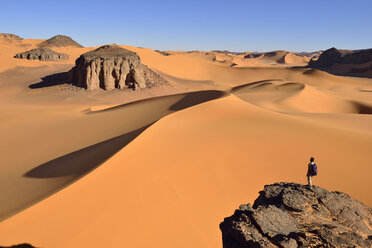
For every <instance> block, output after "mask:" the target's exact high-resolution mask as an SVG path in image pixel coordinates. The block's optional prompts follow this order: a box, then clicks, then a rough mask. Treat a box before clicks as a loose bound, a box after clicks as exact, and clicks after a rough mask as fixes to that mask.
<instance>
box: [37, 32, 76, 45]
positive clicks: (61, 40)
mask: <svg viewBox="0 0 372 248" xmlns="http://www.w3.org/2000/svg"><path fill="white" fill-rule="evenodd" d="M67 46H73V47H79V48H82V47H83V46H82V45H80V44H79V43H77V42H76V41H74V40H73V39H71V37H68V36H65V35H56V36H53V37H52V38H50V39H48V40H46V41H43V42H41V43H40V44H39V47H67Z"/></svg>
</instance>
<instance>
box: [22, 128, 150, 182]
mask: <svg viewBox="0 0 372 248" xmlns="http://www.w3.org/2000/svg"><path fill="white" fill-rule="evenodd" d="M152 124H153V123H151V124H149V125H147V126H144V127H141V128H139V129H137V130H134V131H132V132H129V133H126V134H123V135H120V136H118V137H115V138H112V139H109V140H106V141H103V142H100V143H97V144H94V145H91V146H88V147H85V148H83V149H80V150H78V151H75V152H72V153H69V154H67V155H64V156H62V157H59V158H56V159H53V160H51V161H48V162H46V163H44V164H41V165H39V166H38V167H36V168H34V169H32V170H30V171H28V172H27V173H26V174H24V176H25V177H32V178H53V177H61V176H70V175H75V176H81V175H84V174H86V173H88V172H89V171H91V170H93V169H94V168H96V167H98V166H99V165H100V164H102V163H103V162H105V161H106V160H108V159H109V158H110V157H112V156H113V155H114V154H115V153H117V152H118V151H120V150H121V149H122V148H123V147H125V146H126V145H128V144H129V143H130V142H131V141H132V140H134V139H135V138H136V137H137V136H138V135H140V134H141V133H142V132H143V131H145V130H146V129H147V128H148V127H149V126H151V125H152Z"/></svg>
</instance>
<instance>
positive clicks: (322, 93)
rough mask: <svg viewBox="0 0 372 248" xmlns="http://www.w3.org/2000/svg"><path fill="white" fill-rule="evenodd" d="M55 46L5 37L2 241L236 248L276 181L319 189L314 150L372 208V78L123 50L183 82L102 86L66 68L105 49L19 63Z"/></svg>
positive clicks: (214, 55) (265, 60)
mask: <svg viewBox="0 0 372 248" xmlns="http://www.w3.org/2000/svg"><path fill="white" fill-rule="evenodd" d="M42 42H44V40H38V39H20V40H9V39H3V40H0V158H1V166H0V202H1V204H0V220H1V222H0V244H1V245H6V246H10V245H14V244H19V243H29V244H32V245H33V246H35V247H179V248H181V247H194V248H197V247H204V248H205V247H211V248H212V247H213V248H214V247H222V240H221V233H220V230H219V223H220V222H221V221H222V220H223V218H224V217H225V216H229V215H231V214H232V212H233V211H234V209H235V208H236V207H237V206H239V204H242V203H244V202H252V201H253V200H254V199H255V198H256V197H257V196H258V193H257V192H258V191H260V190H262V188H263V186H264V185H266V184H271V183H274V182H280V181H287V182H296V183H302V184H306V183H307V181H306V171H307V163H308V160H309V158H310V157H311V156H313V157H315V162H316V163H317V165H318V169H319V175H318V176H316V177H314V179H313V183H314V184H315V185H318V186H321V187H323V188H327V189H329V190H337V191H342V192H345V193H347V194H349V195H351V196H352V197H354V198H355V199H358V200H359V201H361V202H363V203H365V204H366V205H367V206H370V207H371V206H372V198H371V188H372V181H371V179H372V178H371V175H372V167H371V164H372V153H371V151H372V150H371V147H372V128H371V127H372V116H371V114H372V97H371V94H372V78H371V75H372V74H371V73H370V74H368V72H367V73H366V74H365V75H362V76H359V77H351V76H339V75H335V74H331V73H328V72H325V71H321V70H317V69H313V68H308V67H306V65H307V64H308V62H309V61H310V59H311V58H310V57H309V56H306V55H301V54H295V53H291V52H286V51H274V52H271V53H266V54H260V55H257V56H256V55H252V56H250V55H249V54H251V53H248V52H247V53H230V52H226V51H210V52H201V51H191V52H184V51H166V52H165V51H154V50H151V49H149V48H140V47H133V46H126V45H120V47H122V48H125V49H127V50H129V51H133V52H135V53H137V54H138V56H139V57H140V59H141V61H142V63H143V64H144V65H146V66H148V67H149V68H151V69H152V70H153V71H155V72H156V73H158V74H159V75H160V76H161V77H163V78H165V79H166V80H167V81H168V82H169V84H167V85H161V86H158V87H151V88H145V89H141V90H138V91H137V90H136V91H133V90H130V89H127V90H118V89H115V90H110V91H105V90H94V91H89V90H86V89H83V88H79V87H76V86H73V85H70V84H69V83H67V82H66V77H67V76H66V74H67V72H68V71H69V70H70V69H71V68H72V67H73V66H74V65H75V60H76V59H77V58H78V57H79V56H80V55H81V54H84V53H86V52H88V51H92V50H94V49H96V48H97V47H85V48H84V47H76V46H57V47H53V50H54V51H56V52H58V53H64V54H67V55H68V56H69V58H68V59H65V60H58V61H39V60H27V59H19V58H14V56H15V54H17V53H21V52H25V51H27V50H30V49H34V48H37V47H38V45H39V44H40V43H42ZM342 66H343V67H346V66H347V65H342Z"/></svg>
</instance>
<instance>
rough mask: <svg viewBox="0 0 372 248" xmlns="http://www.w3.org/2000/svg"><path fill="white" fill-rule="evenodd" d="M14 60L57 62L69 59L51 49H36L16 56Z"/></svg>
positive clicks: (65, 55)
mask: <svg viewBox="0 0 372 248" xmlns="http://www.w3.org/2000/svg"><path fill="white" fill-rule="evenodd" d="M14 58H18V59H30V60H40V61H55V60H63V59H68V55H67V54H64V53H57V52H55V51H53V50H50V49H49V48H45V47H42V48H36V49H32V50H30V51H26V52H23V53H18V54H17V55H15V56H14Z"/></svg>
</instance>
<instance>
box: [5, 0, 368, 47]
mask: <svg viewBox="0 0 372 248" xmlns="http://www.w3.org/2000/svg"><path fill="white" fill-rule="evenodd" d="M371 13H372V1H371V0H353V1H351V0H321V1H318V0H309V1H305V0H230V1H228V0H223V1H220V0H214V1H210V0H187V1H184V0H179V1H177V0H170V1H162V0H157V1H147V0H132V1H119V0H107V1H105V0H101V1H96V0H90V1H85V0H82V1H80V0H74V1H71V0H64V1H62V0H61V1H54V0H48V1H44V0H34V1H31V0H18V1H17V0H1V1H0V32H3V33H14V34H17V35H19V36H21V37H23V38H39V39H47V38H50V37H52V36H54V35H56V34H65V35H68V36H71V37H72V38H73V39H74V40H76V41H77V42H79V43H81V44H82V45H84V46H98V45H103V44H109V43H116V44H123V45H132V46H141V47H148V48H152V49H160V50H214V49H218V50H225V49H226V50H230V51H269V50H278V49H285V50H289V51H316V50H324V49H327V48H330V47H333V46H334V47H337V48H345V49H360V48H371V47H372V14H371Z"/></svg>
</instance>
